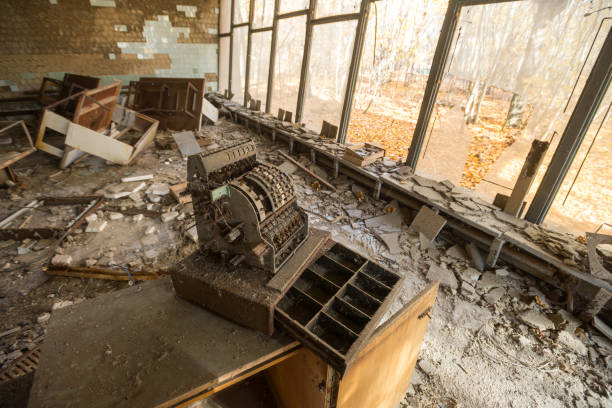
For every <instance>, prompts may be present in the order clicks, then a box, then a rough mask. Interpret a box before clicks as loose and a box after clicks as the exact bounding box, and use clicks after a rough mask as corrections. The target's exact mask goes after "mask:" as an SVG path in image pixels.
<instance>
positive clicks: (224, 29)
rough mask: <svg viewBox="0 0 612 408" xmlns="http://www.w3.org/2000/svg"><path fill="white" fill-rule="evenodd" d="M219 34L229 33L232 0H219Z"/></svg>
mask: <svg viewBox="0 0 612 408" xmlns="http://www.w3.org/2000/svg"><path fill="white" fill-rule="evenodd" d="M219 6H220V7H219V34H225V33H229V32H230V29H231V16H232V15H231V10H230V7H232V0H221V1H220V5H219Z"/></svg>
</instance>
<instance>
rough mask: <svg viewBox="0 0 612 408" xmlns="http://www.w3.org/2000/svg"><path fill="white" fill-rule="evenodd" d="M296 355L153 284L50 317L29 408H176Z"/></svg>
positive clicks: (284, 344) (276, 339)
mask: <svg viewBox="0 0 612 408" xmlns="http://www.w3.org/2000/svg"><path fill="white" fill-rule="evenodd" d="M299 348H300V345H299V343H297V342H296V341H293V340H291V339H290V338H288V337H285V336H282V335H278V334H277V335H275V336H273V337H269V336H265V335H263V334H261V333H258V332H256V331H254V330H249V329H245V328H243V327H241V326H239V325H236V324H234V323H232V322H230V321H228V320H226V319H223V318H221V317H218V316H216V315H214V314H212V313H210V312H207V311H206V310H204V309H202V308H201V307H199V306H196V305H194V304H192V303H189V302H187V301H185V300H182V299H179V298H178V297H176V295H175V294H174V291H173V290H172V284H171V283H170V281H169V279H167V278H164V279H158V280H155V281H151V282H146V283H143V284H139V285H137V286H134V287H132V288H129V289H124V290H120V291H117V292H115V293H109V294H106V295H103V296H100V297H98V298H95V299H91V300H87V301H85V302H83V303H80V304H77V305H74V306H70V307H67V308H64V309H60V310H56V311H54V312H53V314H52V316H51V320H50V322H49V327H48V329H47V334H46V336H45V341H44V343H43V346H42V354H41V358H40V363H39V369H38V370H37V372H36V375H35V377H34V382H33V385H32V390H31V393H30V403H29V407H30V408H37V407H47V408H53V407H65V406H68V405H71V406H86V407H168V406H176V405H179V404H181V403H183V402H185V401H187V400H189V399H191V398H198V397H202V396H205V395H209V394H210V393H211V392H215V391H216V390H220V389H222V388H224V387H226V386H229V385H230V384H232V383H233V382H236V381H238V380H239V379H243V378H247V377H248V376H250V375H253V374H255V373H257V372H258V371H260V370H263V369H265V368H267V367H268V366H269V365H270V364H276V363H277V362H278V361H282V360H283V359H285V358H287V357H288V356H291V355H293V354H294V353H295V352H296V350H298V349H299Z"/></svg>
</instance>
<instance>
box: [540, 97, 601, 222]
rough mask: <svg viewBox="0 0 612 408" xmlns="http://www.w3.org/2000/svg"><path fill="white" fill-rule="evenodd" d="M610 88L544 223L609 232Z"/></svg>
mask: <svg viewBox="0 0 612 408" xmlns="http://www.w3.org/2000/svg"><path fill="white" fill-rule="evenodd" d="M611 152H612V90H611V89H610V88H608V92H607V94H606V97H605V98H604V99H603V101H602V103H601V105H600V106H599V110H598V111H597V114H596V115H595V117H594V118H593V122H591V126H590V127H589V130H588V131H587V134H586V136H585V138H584V141H583V142H582V145H581V146H580V149H578V153H577V154H576V157H575V158H574V161H573V163H572V165H571V167H570V169H569V171H568V173H567V176H565V180H564V181H563V184H562V185H561V188H560V189H559V192H558V193H557V196H556V197H555V200H554V201H553V205H552V206H551V208H550V211H549V212H548V214H547V215H546V218H545V219H544V225H546V226H549V227H553V228H555V229H563V230H566V231H569V232H573V233H577V234H584V232H585V231H589V232H595V231H597V230H598V229H599V233H600V234H612V225H611V224H612V219H610V214H612V200H611V199H610V197H612V166H610V161H611V159H612V156H611Z"/></svg>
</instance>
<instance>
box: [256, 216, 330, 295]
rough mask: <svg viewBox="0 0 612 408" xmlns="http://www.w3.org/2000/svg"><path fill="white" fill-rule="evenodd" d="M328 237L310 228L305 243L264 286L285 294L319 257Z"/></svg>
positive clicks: (326, 233)
mask: <svg viewBox="0 0 612 408" xmlns="http://www.w3.org/2000/svg"><path fill="white" fill-rule="evenodd" d="M329 237H330V233H329V232H327V231H323V230H319V229H315V228H311V229H310V234H309V236H308V238H306V242H304V243H303V244H302V246H301V247H300V248H299V249H298V250H297V252H296V253H295V255H294V256H292V257H291V258H290V259H289V260H288V261H287V263H286V264H285V265H283V267H282V268H281V269H280V270H279V271H278V272H277V273H276V275H274V277H273V278H272V279H270V281H269V282H268V283H267V284H266V286H267V287H269V288H272V289H275V290H278V291H279V292H283V293H284V292H286V291H287V290H288V289H289V287H290V286H291V285H293V283H294V282H295V281H296V280H297V278H299V276H300V273H301V272H302V271H303V270H304V269H306V267H307V266H308V265H310V264H311V263H312V262H313V261H314V260H315V259H316V258H318V257H319V256H320V250H321V249H322V248H323V246H324V244H325V243H326V242H327V241H328V240H329Z"/></svg>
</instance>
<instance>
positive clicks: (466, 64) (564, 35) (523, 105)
mask: <svg viewBox="0 0 612 408" xmlns="http://www.w3.org/2000/svg"><path fill="white" fill-rule="evenodd" d="M593 7H594V5H593V4H592V3H590V2H542V1H538V0H525V1H516V2H509V3H497V4H487V5H481V6H470V7H464V8H463V9H462V11H461V16H460V19H459V23H458V26H457V30H456V33H455V40H454V42H453V45H452V47H451V52H450V55H449V58H448V65H447V67H446V71H445V72H446V74H445V76H444V78H443V81H442V83H441V86H440V91H439V92H438V96H437V99H436V103H435V105H434V110H433V113H432V116H431V119H430V122H429V124H428V129H427V134H426V138H425V140H424V143H423V149H422V150H421V156H420V157H419V163H418V165H417V172H419V173H425V174H426V175H429V176H432V177H433V178H436V179H448V180H450V181H452V182H453V183H455V184H460V185H462V186H463V187H467V188H470V189H473V190H476V191H477V192H479V193H480V195H482V196H484V197H485V198H486V199H487V200H488V201H490V202H492V201H493V200H494V197H495V196H496V194H498V193H500V194H504V195H509V194H510V192H511V190H512V188H513V186H514V183H515V181H516V179H517V178H518V174H519V172H520V170H521V168H522V166H523V163H524V161H525V158H526V157H527V154H528V152H529V149H530V148H531V144H532V142H533V141H534V140H536V139H537V140H551V138H553V135H554V134H555V133H557V134H562V133H563V130H564V128H565V125H566V123H567V120H568V119H569V117H570V115H571V112H572V109H573V105H574V104H575V102H576V100H577V99H578V95H579V93H580V92H581V89H582V83H583V80H580V81H579V84H578V86H577V88H576V91H575V94H574V96H573V97H571V98H570V94H571V93H572V88H573V87H574V84H575V83H576V80H577V78H578V75H579V72H580V70H581V67H582V66H583V64H584V63H585V61H586V65H585V66H584V70H583V74H582V75H583V76H584V77H585V78H586V76H588V73H589V72H590V70H591V66H592V64H593V61H594V60H595V58H596V56H597V54H598V52H599V49H600V48H601V43H602V42H603V41H598V42H597V43H596V44H595V46H594V47H593V52H592V54H591V56H589V57H588V58H587V55H588V51H589V48H590V46H591V43H592V41H593V38H594V37H595V33H596V31H597V29H598V27H599V23H600V21H601V16H598V13H591V11H593V10H592V8H593ZM500 21H503V22H504V24H503V25H502V26H500V24H499V22H500ZM609 27H610V24H609V22H607V23H606V24H604V28H603V29H602V31H603V32H604V33H607V31H608V30H609ZM568 99H569V100H570V103H569V106H568V107H567V109H566V105H567V101H568ZM558 139H559V137H556V138H555V141H554V143H553V145H551V146H550V148H549V149H548V152H547V157H546V158H545V160H544V165H543V166H542V167H541V168H540V169H539V172H538V176H537V178H536V180H535V182H534V184H533V187H532V191H531V194H533V192H534V191H535V190H536V188H537V186H538V184H539V181H540V180H541V177H542V175H543V174H544V171H545V169H546V163H547V161H549V159H550V157H551V156H552V154H553V153H554V151H555V148H556V143H557V142H558ZM529 200H531V195H530V196H528V198H527V201H529Z"/></svg>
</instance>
